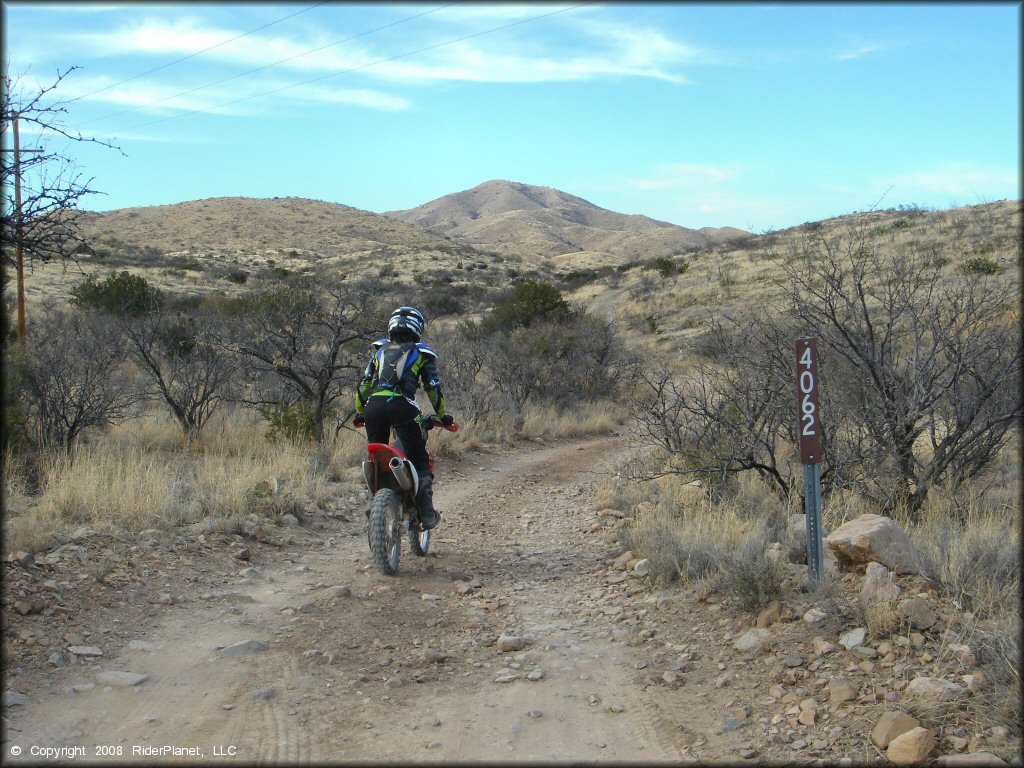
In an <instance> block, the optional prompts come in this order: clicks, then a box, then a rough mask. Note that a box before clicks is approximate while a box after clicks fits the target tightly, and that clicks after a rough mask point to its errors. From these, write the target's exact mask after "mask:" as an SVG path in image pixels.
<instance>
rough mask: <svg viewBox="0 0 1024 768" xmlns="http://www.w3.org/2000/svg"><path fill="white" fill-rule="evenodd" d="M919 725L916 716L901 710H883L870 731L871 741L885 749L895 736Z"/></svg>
mask: <svg viewBox="0 0 1024 768" xmlns="http://www.w3.org/2000/svg"><path fill="white" fill-rule="evenodd" d="M920 725H921V723H920V722H918V720H917V719H916V718H913V717H911V716H910V715H908V714H905V713H903V712H896V711H889V712H885V713H883V714H882V717H881V718H880V719H879V720H878V722H877V723H876V724H875V727H874V729H873V730H872V731H871V743H872V744H874V745H875V746H876V747H878V748H879V749H885V748H886V747H888V746H889V743H890V742H891V741H892V740H893V739H895V738H896V737H897V736H900V735H901V734H904V733H907V732H909V731H912V730H914V729H915V728H917V727H919V726H920Z"/></svg>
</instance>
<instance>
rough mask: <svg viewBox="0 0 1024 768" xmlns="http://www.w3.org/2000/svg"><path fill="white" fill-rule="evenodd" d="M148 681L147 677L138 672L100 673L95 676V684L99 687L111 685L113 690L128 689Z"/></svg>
mask: <svg viewBox="0 0 1024 768" xmlns="http://www.w3.org/2000/svg"><path fill="white" fill-rule="evenodd" d="M148 679H149V675H144V674H142V673H140V672H119V671H108V672H100V673H98V674H97V675H96V682H97V683H99V684H100V685H112V686H114V687H115V688H129V687H131V686H133V685H139V683H143V682H145V681H146V680H148Z"/></svg>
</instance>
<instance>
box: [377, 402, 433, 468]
mask: <svg viewBox="0 0 1024 768" xmlns="http://www.w3.org/2000/svg"><path fill="white" fill-rule="evenodd" d="M363 415H364V417H365V418H366V440H367V442H370V443H387V442H389V441H390V439H391V429H392V427H393V428H394V430H395V434H397V435H398V437H399V439H400V440H401V441H402V451H403V453H405V455H406V456H408V457H409V461H411V462H412V464H413V466H414V467H416V472H417V473H418V474H419V476H420V477H421V478H422V477H431V472H430V458H429V457H428V456H427V441H426V440H425V439H424V437H423V432H422V431H421V430H420V425H419V424H418V423H417V422H416V417H417V416H419V415H420V411H419V408H417V407H416V406H415V405H413V404H412V403H410V402H409V401H408V400H406V399H405V398H404V397H370V398H369V399H368V400H367V401H366V411H365V413H364V414H363Z"/></svg>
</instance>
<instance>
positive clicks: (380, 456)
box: [366, 443, 406, 472]
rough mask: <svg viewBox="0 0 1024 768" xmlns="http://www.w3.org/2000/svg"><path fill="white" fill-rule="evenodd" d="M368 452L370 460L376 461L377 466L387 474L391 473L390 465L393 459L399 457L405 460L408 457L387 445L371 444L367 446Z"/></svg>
mask: <svg viewBox="0 0 1024 768" xmlns="http://www.w3.org/2000/svg"><path fill="white" fill-rule="evenodd" d="M366 452H367V453H368V454H369V456H370V459H371V460H372V461H375V462H376V463H377V466H378V467H380V468H381V469H382V470H384V471H385V472H387V471H390V470H389V469H388V464H389V463H390V462H391V459H392V458H394V457H395V456H397V457H398V458H400V459H404V458H405V457H406V456H405V454H404V453H402V452H401V451H400V450H398V449H397V448H395V447H394V446H393V445H386V444H384V443H369V444H367V446H366Z"/></svg>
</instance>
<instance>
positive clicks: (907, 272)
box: [635, 231, 1024, 513]
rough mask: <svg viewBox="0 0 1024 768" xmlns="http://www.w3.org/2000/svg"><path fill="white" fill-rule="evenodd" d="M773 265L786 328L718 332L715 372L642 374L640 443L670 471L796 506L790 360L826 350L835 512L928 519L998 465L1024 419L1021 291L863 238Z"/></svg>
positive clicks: (905, 247)
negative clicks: (749, 479) (801, 341)
mask: <svg viewBox="0 0 1024 768" xmlns="http://www.w3.org/2000/svg"><path fill="white" fill-rule="evenodd" d="M775 263H776V265H777V266H778V267H779V270H780V272H779V274H778V276H777V277H776V281H777V287H778V288H779V289H780V290H781V291H782V293H783V294H784V296H785V299H786V307H785V309H784V310H783V311H782V312H780V313H776V314H771V313H769V312H767V311H764V310H762V309H754V310H747V311H743V312H739V313H737V314H735V315H733V316H729V315H724V316H722V317H711V318H709V330H708V332H707V333H706V335H705V336H704V337H702V338H701V340H700V344H701V348H702V349H703V350H705V351H706V352H707V353H708V355H710V356H711V361H710V362H709V361H707V360H697V361H696V362H695V363H694V364H693V365H692V366H691V368H690V370H689V371H687V372H686V373H685V374H677V373H676V372H675V371H672V370H669V369H668V368H664V367H663V368H660V369H649V370H647V371H646V372H645V373H644V374H643V377H642V380H643V382H644V384H645V391H644V393H643V394H642V395H641V396H640V397H639V398H638V399H637V402H636V404H635V410H636V411H637V413H638V415H639V423H640V428H639V432H640V435H641V437H642V438H643V439H644V440H645V441H646V442H647V443H648V444H650V445H658V446H661V447H662V448H663V449H664V450H665V451H666V453H667V454H668V455H669V456H670V457H671V463H670V467H669V468H668V470H667V471H672V472H680V473H684V474H690V475H691V476H695V477H700V476H702V475H703V476H704V477H706V478H707V479H708V480H709V481H710V480H711V479H712V478H714V477H716V476H717V477H720V478H722V479H724V478H726V477H728V476H730V475H735V474H737V473H744V472H749V473H755V474H757V475H758V476H760V477H761V478H762V479H763V480H764V481H765V482H766V483H767V484H768V485H769V486H770V487H772V488H773V489H774V490H775V491H776V492H777V493H779V494H781V495H783V496H790V495H791V494H792V493H793V491H794V489H795V488H797V487H798V485H799V484H798V482H797V478H795V477H794V471H793V470H794V467H793V464H792V462H791V461H783V460H782V457H781V456H780V447H781V446H790V445H793V444H795V443H796V435H795V426H796V425H795V422H796V419H795V416H796V409H795V407H794V390H795V385H794V379H795V376H794V373H793V369H794V362H793V360H792V355H793V343H794V341H795V339H796V338H798V337H800V336H805V335H807V336H814V337H816V338H817V339H818V349H819V355H820V361H819V363H820V369H819V373H820V379H821V381H820V387H819V394H820V397H821V398H822V402H821V405H822V413H823V414H825V418H824V420H823V425H822V430H823V431H822V437H823V453H824V460H823V463H822V466H821V482H822V490H823V493H824V494H825V495H826V496H828V495H830V494H831V493H833V492H834V491H837V490H842V489H847V488H852V489H855V490H857V491H858V492H859V493H861V494H864V495H867V496H869V497H870V498H872V499H873V500H875V501H876V502H877V503H878V504H879V505H880V506H881V507H882V509H883V510H884V511H886V512H890V513H891V512H894V511H895V510H897V509H900V508H906V509H908V510H909V511H910V512H911V513H916V512H917V511H918V510H920V509H921V507H922V505H923V503H924V501H925V500H926V499H927V497H928V494H929V493H930V492H931V491H932V489H933V488H935V487H936V486H937V485H938V484H941V483H945V484H946V485H948V486H949V487H950V488H951V489H953V490H956V489H958V488H961V487H963V486H964V484H965V483H966V482H967V481H968V480H970V479H971V478H973V477H976V476H978V475H979V474H980V473H982V472H983V471H985V470H986V469H987V468H988V467H989V466H990V465H991V464H992V463H993V462H994V461H995V459H996V458H997V457H998V456H999V454H1000V452H1001V449H1002V447H1003V446H1004V445H1005V444H1006V442H1007V440H1008V438H1009V435H1010V433H1011V430H1013V428H1014V427H1015V426H1016V425H1017V424H1018V423H1019V420H1020V417H1021V414H1022V410H1024V397H1022V396H1021V390H1020V382H1021V361H1022V357H1024V350H1022V344H1021V325H1020V302H1019V290H1018V288H1017V286H1015V285H1013V284H1012V283H1011V282H1010V281H1007V280H999V279H994V278H992V277H989V276H986V275H978V274H969V275H963V274H958V273H956V272H948V271H945V272H944V271H943V269H942V267H941V266H939V265H938V263H937V262H936V260H935V259H934V258H933V254H931V253H928V252H925V251H924V250H923V249H918V248H916V247H915V246H913V245H909V244H904V243H901V242H899V241H896V242H894V243H892V244H890V245H889V246H888V247H882V246H877V247H876V246H874V245H869V244H867V243H866V241H865V238H864V236H863V235H862V234H861V233H858V232H856V231H855V232H853V233H851V234H850V235H848V236H847V237H845V238H843V237H839V236H829V237H826V236H825V235H823V234H820V233H819V234H811V235H809V236H807V237H806V239H805V240H803V241H801V242H799V243H798V244H797V246H796V247H794V249H793V250H792V251H791V252H790V253H788V254H787V256H786V257H785V258H776V259H775Z"/></svg>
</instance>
